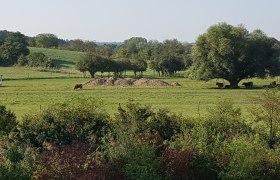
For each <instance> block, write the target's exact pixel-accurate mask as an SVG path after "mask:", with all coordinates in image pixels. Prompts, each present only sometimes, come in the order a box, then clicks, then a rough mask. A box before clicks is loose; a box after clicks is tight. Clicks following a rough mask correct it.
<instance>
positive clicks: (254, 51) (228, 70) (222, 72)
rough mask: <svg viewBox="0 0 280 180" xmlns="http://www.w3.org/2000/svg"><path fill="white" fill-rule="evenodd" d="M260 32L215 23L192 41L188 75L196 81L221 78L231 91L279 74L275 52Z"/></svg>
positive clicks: (277, 54)
mask: <svg viewBox="0 0 280 180" xmlns="http://www.w3.org/2000/svg"><path fill="white" fill-rule="evenodd" d="M274 45H275V43H274V41H273V39H272V38H269V37H267V36H266V35H265V34H264V33H263V32H262V31H260V30H255V31H254V32H252V33H249V32H248V31H247V29H246V28H245V27H244V26H242V25H239V26H232V25H229V24H227V23H219V24H216V25H213V26H211V27H210V28H209V29H208V31H207V32H206V33H205V34H202V35H200V36H199V37H198V39H197V40H196V44H195V46H194V48H193V50H192V60H193V64H192V67H191V75H193V76H194V77H195V78H197V79H204V80H208V79H213V78H223V79H226V80H228V81H229V82H230V86H231V87H232V88H234V87H237V86H238V83H239V82H240V81H241V80H242V79H244V78H249V77H265V76H266V75H268V74H269V75H277V74H278V73H279V67H280V66H279V60H278V59H277V58H278V56H279V51H278V50H277V49H276V48H275V46H274Z"/></svg>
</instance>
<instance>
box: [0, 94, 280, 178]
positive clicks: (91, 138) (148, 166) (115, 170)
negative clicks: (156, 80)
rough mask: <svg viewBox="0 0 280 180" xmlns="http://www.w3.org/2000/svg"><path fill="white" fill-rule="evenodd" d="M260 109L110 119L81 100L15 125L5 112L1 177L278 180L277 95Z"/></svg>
mask: <svg viewBox="0 0 280 180" xmlns="http://www.w3.org/2000/svg"><path fill="white" fill-rule="evenodd" d="M255 101H256V104H257V106H256V107H255V108H254V109H253V110H252V113H251V114H247V115H246V119H245V118H244V116H243V115H242V112H241V109H239V108H237V107H235V106H234V104H233V103H232V101H231V100H222V101H220V102H218V103H217V104H216V105H215V106H213V107H212V108H211V109H209V112H208V115H207V116H205V117H203V118H194V117H188V118H186V117H182V116H181V115H178V114H174V113H171V112H169V111H168V110H163V109H160V110H155V109H153V108H152V107H150V106H147V105H141V104H138V103H135V102H133V101H131V102H129V103H128V104H126V105H119V107H118V109H117V113H116V114H115V115H112V116H109V115H108V114H107V113H106V112H105V111H104V109H102V106H101V104H100V103H99V102H98V101H96V100H94V99H88V98H87V99H86V98H77V99H71V101H68V102H65V103H63V104H54V105H52V106H51V107H49V108H47V109H45V110H43V111H41V112H39V113H33V114H28V115H26V116H25V117H24V118H23V119H22V120H21V121H20V122H18V121H16V118H15V115H14V114H13V113H12V112H11V111H8V110H7V109H6V108H5V107H4V106H0V140H1V144H0V152H1V153H0V177H1V179H32V178H37V179H75V178H82V179H112V178H113V179H260V180H261V179H271V180H274V179H275V180H276V179H279V178H280V136H279V134H280V126H279V125H280V121H279V107H280V95H279V92H277V91H267V92H265V93H264V94H261V95H260V96H259V97H256V99H255ZM256 112H257V113H256Z"/></svg>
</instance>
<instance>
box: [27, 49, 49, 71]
mask: <svg viewBox="0 0 280 180" xmlns="http://www.w3.org/2000/svg"><path fill="white" fill-rule="evenodd" d="M27 59H28V66H30V67H43V68H51V67H54V62H53V60H52V59H50V58H48V57H47V56H46V55H45V54H44V53H42V52H34V53H31V54H30V55H29V56H28V57H27Z"/></svg>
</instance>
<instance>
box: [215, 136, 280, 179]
mask: <svg viewBox="0 0 280 180" xmlns="http://www.w3.org/2000/svg"><path fill="white" fill-rule="evenodd" d="M224 153H225V154H226V155H227V157H228V160H227V163H225V164H224V166H223V167H222V169H223V170H222V171H221V172H220V174H219V176H220V178H221V179H260V180H261V179H275V180H276V179H279V177H280V170H279V167H280V156H279V150H270V149H268V148H267V147H266V146H265V145H263V144H261V143H260V142H259V140H258V139H256V138H247V137H239V138H234V139H233V141H232V142H230V143H226V144H225V147H224Z"/></svg>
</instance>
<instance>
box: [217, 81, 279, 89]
mask: <svg viewBox="0 0 280 180" xmlns="http://www.w3.org/2000/svg"><path fill="white" fill-rule="evenodd" d="M216 85H217V87H218V88H225V89H229V88H231V86H230V85H224V83H220V82H217V83H216ZM242 85H243V86H244V87H245V88H246V89H249V88H253V82H244V83H242ZM264 87H266V88H274V87H280V84H277V82H276V81H273V82H272V83H270V84H269V85H268V86H264Z"/></svg>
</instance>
